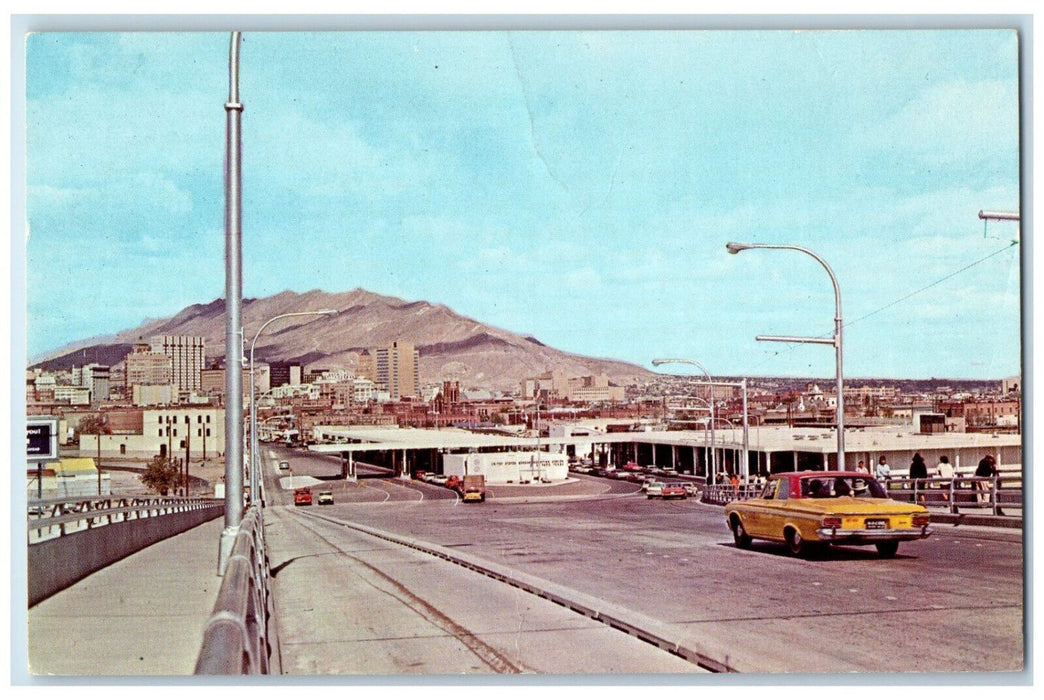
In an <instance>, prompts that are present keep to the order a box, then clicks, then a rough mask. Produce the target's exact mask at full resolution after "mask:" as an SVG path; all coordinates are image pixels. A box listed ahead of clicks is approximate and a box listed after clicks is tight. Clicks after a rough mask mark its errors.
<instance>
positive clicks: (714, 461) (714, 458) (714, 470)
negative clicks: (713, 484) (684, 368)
mask: <svg viewBox="0 0 1044 700" xmlns="http://www.w3.org/2000/svg"><path fill="white" fill-rule="evenodd" d="M652 363H653V365H654V366H656V367H659V366H660V365H666V364H681V365H692V366H694V367H698V368H699V369H700V370H701V371H702V372H703V373H704V374H705V375H707V384H708V386H709V387H710V401H708V404H709V405H710V421H711V478H712V479H714V478H717V476H718V451H717V449H716V448H715V446H714V444H715V443H714V380H713V379H711V376H710V372H708V371H707V368H706V367H704V366H703V365H701V364H700V363H699V362H697V361H696V360H683V359H679V358H676V357H672V358H660V359H656V360H653V361H652Z"/></svg>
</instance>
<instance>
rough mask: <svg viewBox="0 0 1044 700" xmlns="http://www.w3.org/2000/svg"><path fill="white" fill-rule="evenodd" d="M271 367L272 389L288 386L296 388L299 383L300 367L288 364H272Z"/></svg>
mask: <svg viewBox="0 0 1044 700" xmlns="http://www.w3.org/2000/svg"><path fill="white" fill-rule="evenodd" d="M269 367H271V370H270V371H271V377H270V382H271V385H272V387H273V388H274V387H277V386H284V385H286V384H290V385H292V386H297V385H298V384H300V383H301V365H299V364H293V363H289V362H273V363H271V364H270V365H269Z"/></svg>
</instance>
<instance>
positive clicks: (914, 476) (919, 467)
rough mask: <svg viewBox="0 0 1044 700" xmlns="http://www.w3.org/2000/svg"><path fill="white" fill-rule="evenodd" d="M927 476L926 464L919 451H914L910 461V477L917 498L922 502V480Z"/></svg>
mask: <svg viewBox="0 0 1044 700" xmlns="http://www.w3.org/2000/svg"><path fill="white" fill-rule="evenodd" d="M927 478H928V465H927V464H925V463H924V457H922V456H921V453H920V452H915V453H914V456H913V461H912V462H910V479H911V480H913V488H914V492H915V493H916V494H917V500H918V501H920V502H921V503H924V500H925V499H924V481H922V480H923V479H927Z"/></svg>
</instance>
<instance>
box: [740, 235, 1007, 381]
mask: <svg viewBox="0 0 1044 700" xmlns="http://www.w3.org/2000/svg"><path fill="white" fill-rule="evenodd" d="M1018 244H1019V241H1018V240H1017V239H1015V240H1012V241H1011V243H1009V244H1008V245H1006V246H1004V247H1003V248H1001V249H1000V250H996V251H994V252H992V253H990V254H989V255H987V256H985V257H982V258H979V259H978V260H976V261H974V262H971V263H969V264H967V265H965V266H964V267H962V268H960V269H958V270H954V271H953V272H951V273H950V274H948V275H946V276H945V277H940V278H939V279H937V280H935V281H934V282H932V283H931V284H927V285H925V286H923V287H921V288H920V289H916V290H914V291H912V292H910V293H909V294H906V295H904V296H901V297H899V298H898V299H895V300H894V301H891V302H889V303H887V304H885V305H884V306H881V307H879V308H877V309H875V310H873V311H871V312H870V313H868V314H864V315H862V316H860V317H859V318H857V319H854V320H852V321H847V322H843V323H842V324H841V327H842V329H845V328H849V327H850V326H854V325H855V324H857V323H859V322H860V321H865V320H866V319H868V318H870V317H871V316H875V315H877V314H879V313H881V312H882V311H885V310H886V309H890V308H892V307H893V306H896V305H897V304H901V303H902V302H904V301H906V300H907V299H910V298H912V297H915V296H917V295H918V294H921V293H922V292H925V291H927V290H929V289H931V288H932V287H935V286H938V285H940V284H942V283H943V282H945V281H946V280H949V279H952V278H954V277H956V276H957V275H959V274H961V273H963V272H967V271H968V270H970V269H971V268H973V267H975V266H976V265H981V264H982V263H984V262H986V261H987V260H989V259H991V258H994V257H996V256H998V255H1000V254H1001V253H1003V252H1005V251H1007V250H1009V249H1010V248H1012V247H1013V246H1016V245H1018ZM831 335H833V334H832V333H824V334H821V335H818V336H814V337H816V338H829V337H830V336H831ZM805 344H806V343H793V344H790V345H788V346H787V347H786V348H784V349H783V350H777V351H775V352H773V353H772V356H771V357H766V358H765V360H764V361H763V362H761V363H760V364H759V365H757V366H758V367H761V366H763V365H765V364H767V363H768V362H769V360H771V359H774V358H776V357H778V356H779V355H781V354H782V353H784V352H789V351H792V350H794V349H795V348H796V347H797V346H799V345H805Z"/></svg>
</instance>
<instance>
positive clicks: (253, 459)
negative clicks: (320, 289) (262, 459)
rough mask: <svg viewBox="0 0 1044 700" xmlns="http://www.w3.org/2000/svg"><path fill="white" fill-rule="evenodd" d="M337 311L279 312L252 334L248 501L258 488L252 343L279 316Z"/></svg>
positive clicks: (251, 349)
mask: <svg viewBox="0 0 1044 700" xmlns="http://www.w3.org/2000/svg"><path fill="white" fill-rule="evenodd" d="M336 313H337V311H336V310H334V309H320V310H319V311H292V312H290V313H286V314H279V315H278V316H273V317H272V318H270V319H268V320H267V321H265V322H264V323H262V324H261V327H260V328H258V329H257V333H255V334H254V339H253V340H251V341H250V501H251V502H254V501H256V500H257V493H258V491H257V489H258V477H257V470H258V459H257V408H256V398H255V396H254V345H255V344H256V343H257V339H258V337H259V336H260V335H261V331H263V330H265V328H267V327H268V324H270V323H272V322H273V321H278V320H279V319H281V318H290V317H291V316H332V315H334V314H336Z"/></svg>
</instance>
